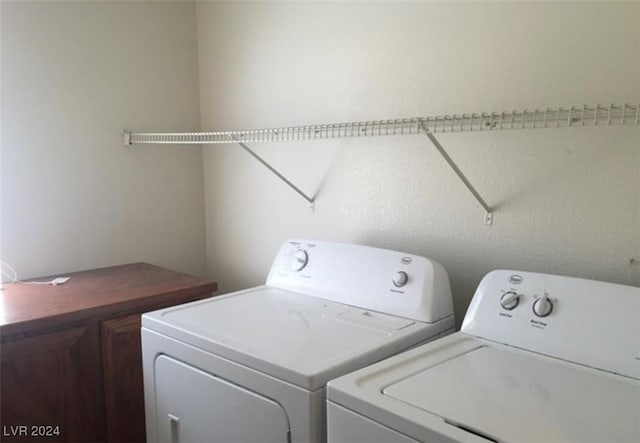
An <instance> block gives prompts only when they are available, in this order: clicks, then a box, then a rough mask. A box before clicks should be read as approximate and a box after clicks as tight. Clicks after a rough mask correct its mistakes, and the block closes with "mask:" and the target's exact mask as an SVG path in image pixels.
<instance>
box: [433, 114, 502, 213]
mask: <svg viewBox="0 0 640 443" xmlns="http://www.w3.org/2000/svg"><path fill="white" fill-rule="evenodd" d="M422 129H423V130H424V133H425V135H426V136H427V138H428V139H429V141H430V142H431V143H432V144H433V146H435V147H436V149H437V150H438V152H439V153H440V155H442V157H443V158H444V159H445V160H446V162H447V163H448V164H449V166H450V167H451V169H453V172H455V173H456V175H457V176H458V178H459V179H460V180H461V181H462V183H464V185H465V186H466V187H467V189H468V190H469V192H471V194H473V196H474V197H475V199H476V200H477V201H478V203H480V206H482V207H483V208H484V210H485V211H486V215H485V218H484V222H485V224H487V225H492V224H493V208H492V207H491V206H489V205H488V204H487V202H486V201H484V199H483V198H482V196H481V195H480V194H479V193H478V191H476V188H474V187H473V185H472V184H471V182H469V180H468V179H467V177H465V175H464V173H463V172H462V171H461V170H460V168H459V167H458V165H456V162H454V161H453V159H452V158H451V157H450V156H449V154H448V153H447V151H446V150H445V149H444V148H443V147H442V145H441V144H440V142H439V141H438V139H437V138H436V137H435V136H434V135H433V134H432V133H431V132H429V131H428V130H427V129H426V128H425V127H424V126H423V128H422Z"/></svg>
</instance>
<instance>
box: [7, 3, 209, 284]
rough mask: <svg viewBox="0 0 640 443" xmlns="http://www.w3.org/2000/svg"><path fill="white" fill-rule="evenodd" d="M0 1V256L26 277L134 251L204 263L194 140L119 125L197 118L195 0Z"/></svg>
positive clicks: (182, 265)
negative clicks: (173, 143) (124, 136)
mask: <svg viewBox="0 0 640 443" xmlns="http://www.w3.org/2000/svg"><path fill="white" fill-rule="evenodd" d="M1 8H2V33H1V36H2V70H1V74H2V233H1V239H2V242H1V245H0V256H1V257H2V259H3V260H5V261H7V262H9V263H10V264H12V265H13V266H14V267H15V268H16V270H17V271H18V273H19V275H20V277H24V278H27V277H34V276H39V275H44V274H52V273H60V272H69V271H72V270H78V269H87V268H93V267H98V266H106V265H111V264H119V263H126V262H132V261H148V262H151V263H155V264H158V265H163V266H168V267H170V268H174V269H178V270H183V271H188V272H192V273H196V274H201V273H204V272H205V248H204V242H205V240H204V235H205V225H204V200H203V179H202V154H201V151H200V148H198V147H196V148H186V149H184V148H180V147H166V146H165V147H158V146H151V147H136V148H132V149H125V148H124V147H123V146H122V140H121V136H120V130H121V129H122V128H135V129H138V130H148V131H150V130H159V131H162V130H165V131H171V130H176V131H178V130H184V131H190V130H194V129H197V128H198V127H199V123H200V122H199V109H198V101H199V97H198V80H197V42H196V32H195V5H194V4H193V3H191V2H177V3H176V2H7V1H3V2H2V5H1Z"/></svg>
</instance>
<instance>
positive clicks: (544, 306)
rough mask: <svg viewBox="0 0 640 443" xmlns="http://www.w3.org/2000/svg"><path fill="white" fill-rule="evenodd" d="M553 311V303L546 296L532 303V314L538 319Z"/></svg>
mask: <svg viewBox="0 0 640 443" xmlns="http://www.w3.org/2000/svg"><path fill="white" fill-rule="evenodd" d="M551 311H553V303H552V302H551V300H550V299H549V297H547V296H546V295H543V296H542V297H540V298H538V299H537V300H536V301H535V302H533V313H534V314H536V315H537V316H538V317H546V316H547V315H549V314H551Z"/></svg>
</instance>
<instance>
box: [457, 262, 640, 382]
mask: <svg viewBox="0 0 640 443" xmlns="http://www.w3.org/2000/svg"><path fill="white" fill-rule="evenodd" d="M462 332H463V333H465V334H469V335H473V336H475V337H480V338H485V339H488V340H492V341H496V342H499V343H504V344H506V345H510V346H514V347H518V348H521V349H526V350H529V351H534V352H538V353H541V354H545V355H549V356H552V357H557V358H561V359H563V360H569V361H572V362H575V363H580V364H583V365H586V366H591V367H594V368H598V369H604V370H607V371H611V372H615V373H618V374H622V375H626V376H630V377H634V378H639V379H640V288H636V287H633V286H624V285H618V284H614V283H605V282H599V281H594V280H585V279H580V278H572V277H564V276H559V275H549V274H538V273H532V272H519V271H506V270H500V271H493V272H490V273H489V274H487V275H486V276H485V277H484V278H483V279H482V281H481V282H480V285H479V286H478V289H477V290H476V293H475V295H474V296H473V299H472V300H471V304H470V305H469V309H468V310H467V314H466V315H465V318H464V321H463V323H462Z"/></svg>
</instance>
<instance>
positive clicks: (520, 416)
mask: <svg viewBox="0 0 640 443" xmlns="http://www.w3.org/2000/svg"><path fill="white" fill-rule="evenodd" d="M327 398H328V402H327V410H328V412H327V413H328V440H329V442H332V443H338V442H340V443H342V442H350V443H354V442H368V443H373V442H385V443H391V442H416V441H420V442H436V441H437V442H445V441H446V442H449V441H455V442H485V443H486V442H487V441H494V442H560V441H562V442H601V443H602V442H636V443H637V442H638V441H640V289H639V288H636V287H631V286H622V285H616V284H611V283H602V282H596V281H591V280H582V279H576V278H569V277H561V276H554V275H545V274H534V273H528V272H513V271H494V272H491V273H489V274H488V275H487V276H485V278H484V279H483V280H482V282H481V283H480V286H479V287H478V289H477V291H476V293H475V295H474V297H473V300H472V301H471V305H470V306H469V309H468V311H467V314H466V316H465V318H464V322H463V325H462V331H461V332H457V333H455V334H452V335H449V336H448V337H445V338H442V339H440V340H436V341H433V342H431V343H428V344H426V345H424V346H420V347H417V348H415V349H412V350H410V351H408V352H405V353H402V354H399V355H397V356H395V357H392V358H389V359H387V360H384V361H382V362H379V363H377V364H375V365H372V366H370V367H367V368H365V369H362V370H359V371H356V372H354V373H352V374H349V375H346V376H344V377H340V378H338V379H336V380H333V381H331V382H330V383H329V384H328V387H327Z"/></svg>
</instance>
